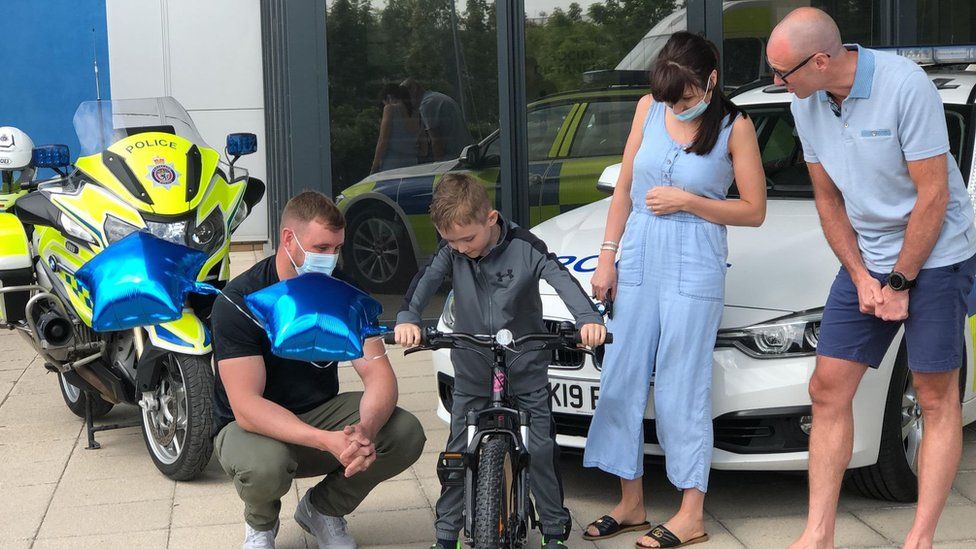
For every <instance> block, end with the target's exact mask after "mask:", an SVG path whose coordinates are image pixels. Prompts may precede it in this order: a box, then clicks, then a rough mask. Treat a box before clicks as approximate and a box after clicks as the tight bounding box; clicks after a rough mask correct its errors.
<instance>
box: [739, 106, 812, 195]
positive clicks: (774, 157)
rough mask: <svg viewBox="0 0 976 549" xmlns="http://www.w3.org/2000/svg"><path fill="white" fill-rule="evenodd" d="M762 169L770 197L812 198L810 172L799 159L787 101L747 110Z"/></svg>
mask: <svg viewBox="0 0 976 549" xmlns="http://www.w3.org/2000/svg"><path fill="white" fill-rule="evenodd" d="M749 115H750V116H752V117H753V123H754V124H755V126H756V137H757V139H758V140H759V150H760V152H761V154H762V163H763V170H764V171H765V172H766V192H767V195H768V196H769V197H770V198H813V188H812V187H811V185H810V174H809V173H808V172H807V166H806V163H805V162H804V160H803V149H802V147H801V145H800V138H799V137H797V135H796V127H795V125H794V123H793V115H791V114H790V109H789V105H783V106H780V107H777V108H775V109H763V110H749Z"/></svg>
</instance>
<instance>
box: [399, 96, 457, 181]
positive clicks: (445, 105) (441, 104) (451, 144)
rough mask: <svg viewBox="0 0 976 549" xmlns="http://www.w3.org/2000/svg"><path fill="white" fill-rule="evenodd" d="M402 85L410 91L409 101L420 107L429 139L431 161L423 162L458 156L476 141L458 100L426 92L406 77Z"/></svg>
mask: <svg viewBox="0 0 976 549" xmlns="http://www.w3.org/2000/svg"><path fill="white" fill-rule="evenodd" d="M400 85H401V86H403V87H405V88H407V91H409V92H410V101H411V102H412V103H413V104H414V105H417V110H419V111H420V123H421V125H422V126H423V129H424V130H425V131H426V132H427V136H428V137H429V139H430V149H429V150H428V151H427V152H428V154H429V158H426V159H422V161H433V162H439V161H441V160H451V159H454V158H457V157H459V156H460V155H461V149H463V148H464V147H467V146H468V145H470V144H471V143H472V142H473V141H474V140H473V139H472V138H471V133H470V132H468V126H467V125H466V124H465V123H464V116H463V114H462V113H461V107H460V106H459V105H458V104H457V101H455V100H454V99H452V98H451V97H450V96H447V95H444V94H443V93H440V92H435V91H430V90H426V89H424V86H423V85H422V84H421V83H420V82H417V81H416V80H414V79H413V78H407V79H406V80H404V81H403V82H402V83H401V84H400ZM422 133H423V132H422ZM421 150H423V147H421Z"/></svg>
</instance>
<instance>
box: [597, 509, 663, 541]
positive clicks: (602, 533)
mask: <svg viewBox="0 0 976 549" xmlns="http://www.w3.org/2000/svg"><path fill="white" fill-rule="evenodd" d="M650 525H651V523H649V522H647V521H646V520H645V521H644V522H642V523H640V524H620V523H618V522H617V521H616V520H615V519H614V518H613V517H611V516H610V515H603V516H602V517H600V518H598V519H596V520H594V521H593V522H591V523H590V524H589V525H587V527H586V530H589V529H590V526H592V527H594V528H596V531H597V532H599V534H597V535H595V536H593V535H590V534H589V533H588V532H587V531H586V530H584V531H583V539H585V540H588V541H594V540H598V539H610V538H614V537H617V536H619V535H620V534H623V533H625V532H635V531H637V530H643V529H644V528H647V527H648V526H650Z"/></svg>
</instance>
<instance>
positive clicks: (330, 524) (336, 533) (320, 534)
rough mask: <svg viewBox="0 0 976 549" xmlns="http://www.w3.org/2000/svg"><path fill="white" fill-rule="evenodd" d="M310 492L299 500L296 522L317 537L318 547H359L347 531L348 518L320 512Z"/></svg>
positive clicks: (320, 548)
mask: <svg viewBox="0 0 976 549" xmlns="http://www.w3.org/2000/svg"><path fill="white" fill-rule="evenodd" d="M308 494H309V493H308V492H305V497H303V498H302V500H301V501H299V502H298V509H296V510H295V522H297V523H298V525H299V526H301V527H302V529H303V530H305V531H306V532H308V533H309V534H312V535H313V536H314V537H315V541H316V543H317V544H318V549H357V548H358V547H359V546H358V545H356V540H354V539H352V536H350V535H349V534H348V533H347V532H346V519H344V518H342V517H330V516H329V515H323V514H322V513H319V512H318V511H316V510H315V508H314V507H312V503H311V502H310V501H309V499H308Z"/></svg>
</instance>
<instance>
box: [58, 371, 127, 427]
mask: <svg viewBox="0 0 976 549" xmlns="http://www.w3.org/2000/svg"><path fill="white" fill-rule="evenodd" d="M58 385H59V386H60V387H61V398H63V399H64V403H65V405H67V406H68V409H69V410H71V413H72V414H74V415H76V416H78V417H80V418H82V419H84V417H85V403H86V402H87V401H88V399H91V402H92V417H93V418H95V419H98V418H100V417H102V416H104V415H105V414H107V413H109V412H111V411H112V408H113V406H114V405H113V404H112V403H111V402H108V401H107V400H105V399H103V398H102V397H100V396H98V395H97V394H93V393H91V392H89V391H84V390H82V389H80V388H78V387H75V386H74V385H72V384H71V383H69V382H68V380H67V379H65V378H64V376H63V375H62V374H58Z"/></svg>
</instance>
